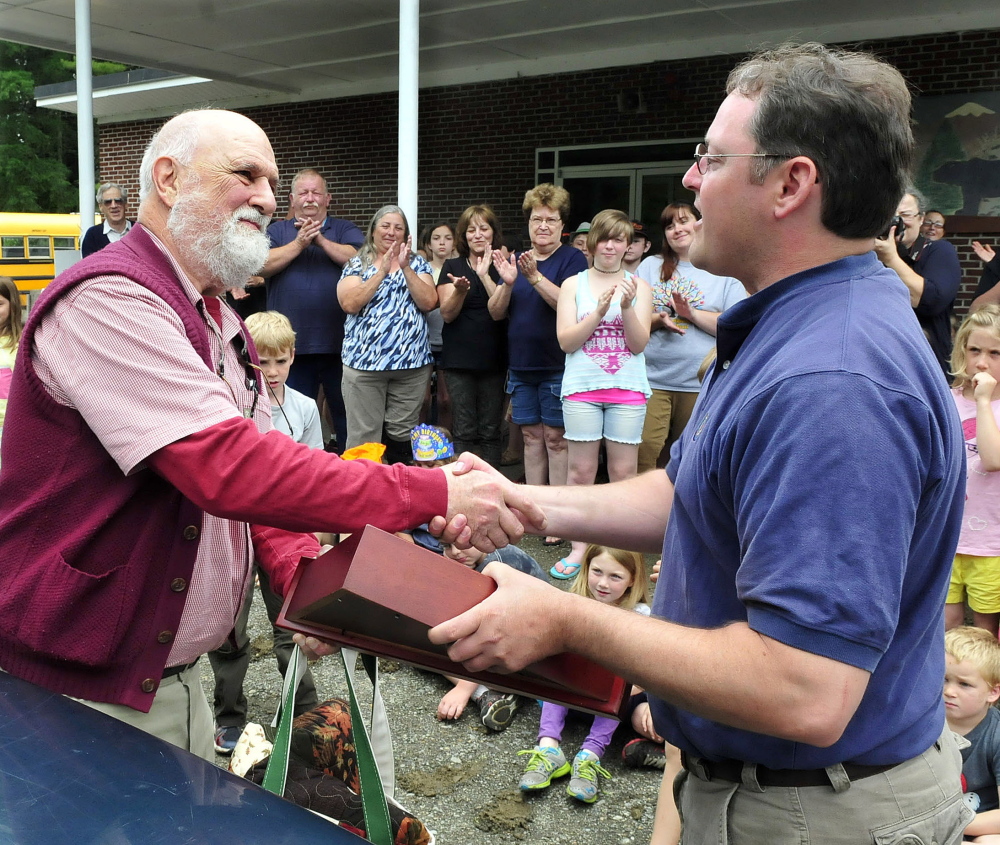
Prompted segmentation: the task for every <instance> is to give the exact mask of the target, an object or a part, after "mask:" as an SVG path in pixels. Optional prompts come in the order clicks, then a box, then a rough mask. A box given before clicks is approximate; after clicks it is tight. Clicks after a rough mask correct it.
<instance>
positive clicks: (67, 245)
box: [52, 237, 76, 249]
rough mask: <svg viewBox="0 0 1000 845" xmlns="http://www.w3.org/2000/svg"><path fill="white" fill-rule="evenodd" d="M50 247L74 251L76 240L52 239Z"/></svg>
mask: <svg viewBox="0 0 1000 845" xmlns="http://www.w3.org/2000/svg"><path fill="white" fill-rule="evenodd" d="M52 245H53V246H54V247H55V248H56V249H76V238H59V237H56V238H53V239H52Z"/></svg>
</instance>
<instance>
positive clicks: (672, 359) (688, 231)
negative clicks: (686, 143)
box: [637, 202, 746, 473]
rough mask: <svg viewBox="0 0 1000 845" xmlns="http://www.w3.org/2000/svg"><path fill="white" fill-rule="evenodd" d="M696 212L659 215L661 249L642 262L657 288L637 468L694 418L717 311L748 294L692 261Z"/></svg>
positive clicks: (676, 208) (678, 209)
mask: <svg viewBox="0 0 1000 845" xmlns="http://www.w3.org/2000/svg"><path fill="white" fill-rule="evenodd" d="M698 217H699V215H698V212H697V210H696V209H695V207H694V206H693V205H691V203H688V202H673V203H671V204H670V205H668V206H667V207H666V208H664V209H663V212H662V213H661V214H660V226H661V227H662V228H663V249H662V251H661V253H660V255H651V256H650V257H649V258H646V259H645V260H644V261H643V262H642V264H640V265H639V271H638V273H637V275H638V276H639V278H641V279H645V280H646V281H647V282H649V284H650V286H651V287H652V288H653V318H652V323H651V327H650V328H651V332H650V336H649V343H648V344H647V345H646V350H645V354H646V373H647V376H648V378H649V386H650V388H651V390H652V392H653V395H652V396H651V397H650V399H649V402H648V403H647V405H646V420H645V423H644V425H643V430H642V444H641V445H640V446H639V472H640V473H642V472H645V471H646V470H650V469H653V467H655V466H657V462H658V459H659V458H660V454H661V452H662V451H663V449H664V447H665V446H669V444H671V443H673V441H674V440H676V439H677V438H678V437H680V434H681V432H682V431H683V430H684V426H685V425H687V421H688V419H689V418H690V416H691V411H692V410H693V408H694V403H695V400H696V399H697V398H698V392H699V390H701V382H700V381H699V379H698V367H699V366H700V365H701V363H702V361H703V360H704V359H705V356H706V355H708V353H709V352H711V351H712V349H713V348H714V347H715V324H716V322H717V321H718V319H719V314H721V313H722V312H723V311H725V310H726V309H727V308H728V307H729V306H730V305H732V304H733V303H735V302H739V301H740V300H741V299H743V298H744V297H745V296H746V290H745V289H744V288H743V285H742V284H740V283H739V282H738V281H737V280H736V279H733V278H729V277H721V276H714V275H712V274H711V273H707V272H705V271H704V270H699V269H698V268H697V267H695V266H693V265H692V264H691V262H690V261H688V251H689V249H690V248H691V239H692V236H693V235H694V228H695V222H696V221H697V220H698Z"/></svg>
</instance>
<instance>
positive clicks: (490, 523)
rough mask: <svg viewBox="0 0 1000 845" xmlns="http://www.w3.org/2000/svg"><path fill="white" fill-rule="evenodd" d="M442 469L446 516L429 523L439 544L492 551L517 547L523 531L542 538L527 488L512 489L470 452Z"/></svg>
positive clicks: (538, 516) (540, 522) (536, 509)
mask: <svg viewBox="0 0 1000 845" xmlns="http://www.w3.org/2000/svg"><path fill="white" fill-rule="evenodd" d="M443 469H444V471H445V474H446V476H447V479H448V513H447V514H446V515H444V516H437V517H435V518H434V519H433V520H432V521H431V523H430V530H431V532H432V533H434V534H436V535H438V536H439V537H440V538H441V542H443V543H454V544H456V545H457V546H459V547H461V548H468V547H469V546H475V547H476V548H477V549H479V550H480V551H482V552H493V551H496V550H497V549H499V548H502V547H504V546H506V545H508V544H509V543H516V542H518V541H519V540H520V539H521V537H523V536H524V534H525V532H526V531H527V532H530V533H533V534H543V533H544V531H545V514H544V513H543V512H542V509H541V508H540V507H539V506H538V505H537V504H535V502H534V501H533V500H532V498H531V496H530V494H529V491H530V489H531V488H529V487H524V486H521V485H517V484H514V483H513V482H512V481H510V480H509V479H508V478H506V477H505V476H504V475H502V474H501V473H500V472H498V471H497V470H495V469H494V468H493V467H491V466H490V465H489V464H488V463H486V462H485V461H484V460H482V459H481V458H479V457H477V456H475V455H473V454H472V453H470V452H466V453H464V454H462V455H461V457H460V458H459V459H458V461H457V462H455V463H453V464H449V465H447V466H445V467H443Z"/></svg>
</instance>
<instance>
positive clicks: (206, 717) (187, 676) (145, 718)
mask: <svg viewBox="0 0 1000 845" xmlns="http://www.w3.org/2000/svg"><path fill="white" fill-rule="evenodd" d="M76 700H77V701H79V702H80V703H81V704H86V705H87V706H88V707H92V708H94V710H100V711H101V712H102V713H107V714H108V715H109V716H114V718H116V719H118V721H120V722H125V723H126V724H129V725H132V726H134V727H136V728H139V730H142V731H145V732H146V733H148V734H152V735H153V736H156V737H159V738H160V739H162V740H164V741H165V742H169V743H170V744H171V745H176V746H178V747H180V748H183V749H184V750H185V751H190V752H191V753H192V754H197V755H198V756H199V757H202V758H204V759H205V760H208V761H209V762H210V763H214V762H215V741H214V740H215V738H214V736H213V731H214V721H213V719H212V711H211V709H210V708H209V706H208V699H207V698H206V697H205V691H204V689H202V686H201V670H200V669H199V668H198V664H197V663H196V664H195V665H194V666H191V667H190V668H188V669H185V670H184V671H183V672H181V673H180V674H179V675H173V676H171V677H169V678H164V679H163V681H162V682H161V683H160V687H159V689H158V690H157V691H156V696H155V697H154V698H153V706H152V707H151V708H150V710H149V712H148V713H142V712H140V711H138V710H133V709H132V708H131V707H126V706H125V705H124V704H106V703H104V702H101V701H87V700H86V699H83V698H78V699H76Z"/></svg>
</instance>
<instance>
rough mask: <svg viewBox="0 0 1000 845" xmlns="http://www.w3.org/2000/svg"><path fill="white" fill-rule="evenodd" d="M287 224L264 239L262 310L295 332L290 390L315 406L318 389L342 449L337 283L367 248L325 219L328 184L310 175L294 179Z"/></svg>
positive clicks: (344, 224) (356, 232) (350, 227)
mask: <svg viewBox="0 0 1000 845" xmlns="http://www.w3.org/2000/svg"><path fill="white" fill-rule="evenodd" d="M288 201H289V212H290V219H288V220H277V221H275V222H274V223H272V224H271V225H270V226H269V227H268V229H267V234H268V237H269V238H270V239H271V254H270V255H269V256H268V259H267V264H265V265H264V269H263V270H262V271H261V275H262V276H263V277H264V278H265V279H266V280H267V309H268V311H280V312H281V313H282V314H284V315H285V316H286V317H288V319H289V320H290V321H291V323H292V328H293V329H295V361H294V362H293V364H292V369H291V371H290V372H289V374H288V385H289V386H290V387H292V388H294V389H295V390H298V391H299V392H300V393H304V394H306V396H310V397H312V398H313V399H315V398H316V396H317V394H318V393H319V386H320V385H321V384H322V385H323V393H324V394H325V395H326V401H327V405H328V407H329V408H330V416H331V417H332V422H333V430H334V435H335V437H336V441H337V444H338V445H339V446H340V448H343V447H344V444H345V443H346V442H347V415H346V413H345V411H344V400H343V397H342V395H341V388H340V382H341V379H342V377H343V365H342V363H341V359H340V348H341V345H342V344H343V342H344V320H345V315H344V310H343V309H342V308H341V307H340V302H339V301H338V300H337V282H339V281H340V273H341V271H342V270H343V268H344V265H345V264H346V263H347V262H348V261H350V260H351V259H352V258H353V257H354V256H355V255H356V254H357V251H358V247H360V246H361V244H363V243H364V240H365V238H364V235H363V234H362V233H361V230H360V229H358V227H357V226H355V225H354V224H353V223H351V222H350V221H348V220H340V219H338V218H336V217H328V216H327V213H326V212H327V209H329V207H330V194H329V193H328V192H327V190H326V180H325V179H324V178H323V177H322V175H320V173H319V172H317V171H316V170H312V169H307V170H300V171H299V172H298V173H296V174H295V176H294V177H293V179H292V190H291V193H290V194H289V197H288Z"/></svg>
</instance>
